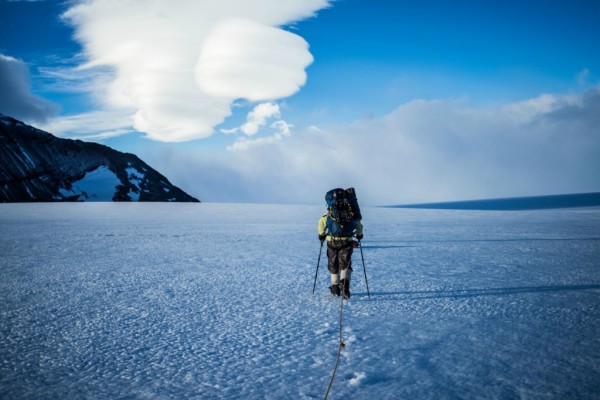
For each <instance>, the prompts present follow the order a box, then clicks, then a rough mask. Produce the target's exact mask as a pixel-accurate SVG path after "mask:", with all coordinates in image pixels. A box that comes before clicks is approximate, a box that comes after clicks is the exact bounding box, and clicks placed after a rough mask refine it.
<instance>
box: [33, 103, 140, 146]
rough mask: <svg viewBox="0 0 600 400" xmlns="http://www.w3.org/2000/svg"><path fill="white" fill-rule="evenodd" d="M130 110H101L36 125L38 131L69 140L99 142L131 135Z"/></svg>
mask: <svg viewBox="0 0 600 400" xmlns="http://www.w3.org/2000/svg"><path fill="white" fill-rule="evenodd" d="M132 112H133V111H131V110H129V111H128V110H101V111H92V112H89V113H82V114H76V115H67V116H63V117H61V118H56V119H52V120H49V121H48V122H46V123H43V124H37V125H36V126H37V127H38V128H39V129H42V130H44V131H46V132H51V133H52V134H54V135H56V136H62V137H69V138H70V139H88V140H100V139H107V138H110V137H115V136H120V135H124V134H128V133H133V132H134V131H133V129H131V128H130V127H128V126H129V124H128V122H129V121H131V115H132Z"/></svg>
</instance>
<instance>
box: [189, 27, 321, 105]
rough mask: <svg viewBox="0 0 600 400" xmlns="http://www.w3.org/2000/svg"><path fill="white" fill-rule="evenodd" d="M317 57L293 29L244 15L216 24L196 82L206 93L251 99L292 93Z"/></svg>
mask: <svg viewBox="0 0 600 400" xmlns="http://www.w3.org/2000/svg"><path fill="white" fill-rule="evenodd" d="M312 61H313V57H312V56H311V54H310V53H309V52H308V43H306V41H305V40H304V39H302V38H301V37H300V36H298V35H295V34H293V33H290V32H287V31H284V30H281V29H278V28H273V27H270V26H267V25H264V24H261V23H258V22H254V21H251V20H246V19H228V20H226V21H223V22H221V23H220V24H218V25H217V26H216V27H215V28H214V29H213V30H212V31H211V32H210V33H209V35H208V38H207V39H206V40H205V41H204V43H203V45H202V51H201V53H200V57H199V59H198V63H197V64H196V67H195V74H196V81H197V82H198V85H199V86H200V88H202V89H203V90H204V91H205V92H206V93H209V94H211V95H214V96H218V97H225V98H232V99H235V98H239V97H241V98H246V99H249V100H253V101H258V100H268V99H276V98H280V97H287V96H291V95H292V94H294V93H296V92H297V91H298V90H300V87H301V86H303V85H304V83H305V82H306V73H305V72H304V69H305V68H306V67H307V66H308V65H309V64H311V63H312Z"/></svg>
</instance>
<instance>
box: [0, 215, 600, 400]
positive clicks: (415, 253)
mask: <svg viewBox="0 0 600 400" xmlns="http://www.w3.org/2000/svg"><path fill="white" fill-rule="evenodd" d="M323 211H324V210H323V207H307V206H273V205H224V204H181V203H178V204H169V203H76V204H4V205H0V227H1V229H0V254H1V256H0V257H1V258H0V307H1V309H0V312H1V318H0V363H1V364H0V398H3V399H5V398H6V399H9V398H10V399H50V398H65V399H83V398H97V399H116V398H128V399H129V398H135V399H137V398H141V399H170V398H173V399H180V398H186V399H193V398H196V399H222V398H224V399H238V398H239V399H283V398H287V399H312V398H317V399H319V398H323V396H324V394H325V390H326V388H327V385H328V383H329V379H330V376H331V372H332V370H333V366H334V362H335V356H336V354H337V348H338V317H339V301H338V300H337V299H333V298H331V296H330V295H329V294H328V289H327V285H328V275H327V272H326V271H327V270H326V267H325V263H324V262H323V260H324V259H325V257H324V258H323V259H322V262H321V267H320V270H319V279H318V283H317V291H316V294H315V295H314V296H313V295H311V290H312V284H313V277H314V273H315V266H316V261H317V256H318V252H319V243H318V241H317V233H316V225H317V220H318V218H319V217H320V216H321V215H322V212H323ZM363 216H364V220H363V222H364V225H365V240H364V241H363V246H364V249H363V250H364V257H365V261H366V268H367V273H368V278H369V288H370V290H371V300H368V298H367V294H366V289H365V283H364V278H363V270H362V264H361V262H360V253H355V254H354V269H355V273H354V275H353V284H352V289H353V296H352V299H351V300H350V302H348V303H347V304H346V305H345V306H344V331H343V333H344V341H345V344H346V347H345V349H343V350H342V359H341V361H340V366H339V369H338V374H337V376H336V379H335V381H334V383H333V387H332V391H331V394H330V399H436V400H437V399H519V398H522V399H592V398H600V336H599V335H598V333H599V332H600V268H599V260H600V209H593V208H588V209H572V210H571V209H568V210H557V211H552V210H547V211H531V212H492V211H489V212H477V211H432V210H405V209H384V208H367V207H365V208H364V209H363Z"/></svg>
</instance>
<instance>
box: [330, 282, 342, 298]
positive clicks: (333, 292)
mask: <svg viewBox="0 0 600 400" xmlns="http://www.w3.org/2000/svg"><path fill="white" fill-rule="evenodd" d="M329 290H331V295H332V296H336V297H337V296H339V295H340V285H331V286H329Z"/></svg>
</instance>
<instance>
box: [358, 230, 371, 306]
mask: <svg viewBox="0 0 600 400" xmlns="http://www.w3.org/2000/svg"><path fill="white" fill-rule="evenodd" d="M358 247H360V258H361V259H362V263H363V271H364V273H365V284H366V285H367V295H368V296H369V300H371V293H370V292H369V280H368V279H367V268H366V267H365V256H363V251H362V244H361V243H360V240H359V241H358Z"/></svg>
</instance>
